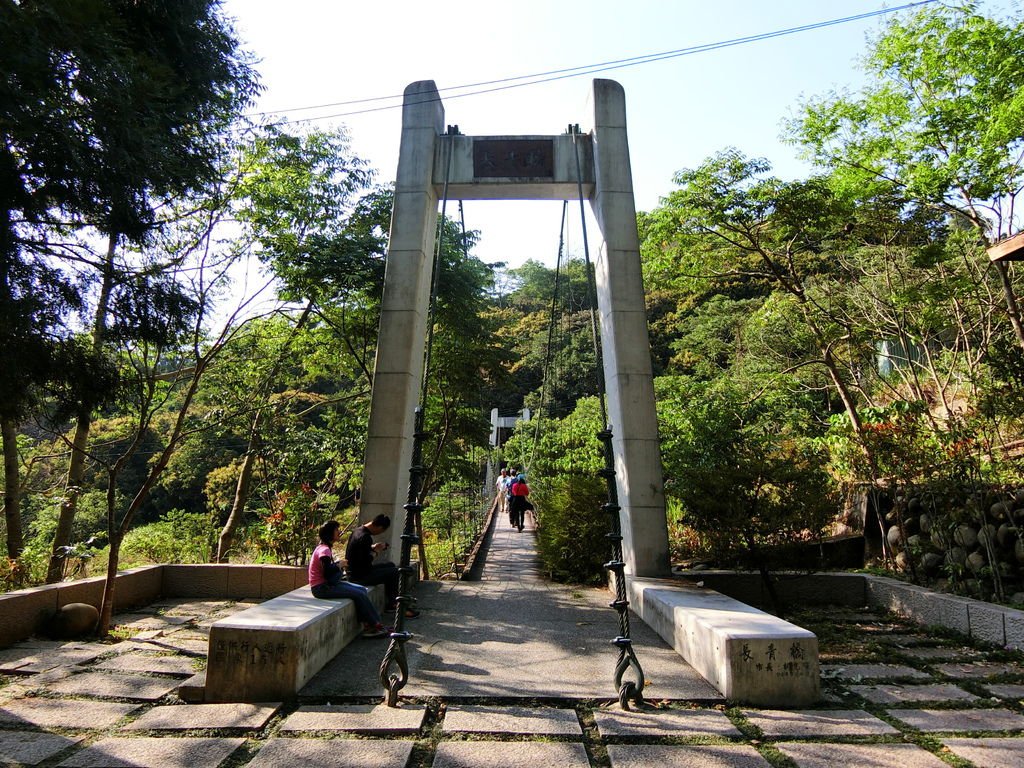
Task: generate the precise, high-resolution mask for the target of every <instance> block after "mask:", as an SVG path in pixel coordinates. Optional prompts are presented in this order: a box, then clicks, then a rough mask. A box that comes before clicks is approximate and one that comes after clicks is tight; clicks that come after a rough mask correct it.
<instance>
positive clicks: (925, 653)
mask: <svg viewBox="0 0 1024 768" xmlns="http://www.w3.org/2000/svg"><path fill="white" fill-rule="evenodd" d="M899 655H900V656H903V657H904V658H907V659H918V660H927V661H947V660H950V659H971V658H975V657H977V656H980V655H981V651H976V650H974V649H973V648H963V647H960V646H948V647H945V648H941V647H940V648H923V647H918V648H902V649H900V651H899Z"/></svg>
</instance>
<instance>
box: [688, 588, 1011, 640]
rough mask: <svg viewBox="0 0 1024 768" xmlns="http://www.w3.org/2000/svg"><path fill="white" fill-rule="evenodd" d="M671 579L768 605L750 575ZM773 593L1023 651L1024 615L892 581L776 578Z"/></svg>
mask: <svg viewBox="0 0 1024 768" xmlns="http://www.w3.org/2000/svg"><path fill="white" fill-rule="evenodd" d="M676 575H677V576H679V577H680V578H683V579H685V580H686V581H689V582H696V583H698V584H703V586H705V587H707V588H708V589H713V590H715V591H716V592H721V593H722V594H724V595H728V596H729V597H732V598H734V599H736V600H740V601H742V602H744V603H748V604H750V605H754V606H758V607H761V608H764V607H768V605H769V603H770V601H769V600H768V597H767V594H766V592H765V590H764V586H763V583H762V580H761V577H760V575H758V574H756V573H739V572H736V571H677V572H676ZM775 588H776V592H777V593H778V595H779V599H780V600H782V601H783V602H784V603H786V604H789V605H794V604H803V605H847V606H862V605H867V606H870V607H872V608H881V609H883V610H886V611H892V612H893V613H895V614H897V615H900V616H905V617H907V618H909V619H913V620H914V621H916V622H918V623H920V624H924V625H926V626H938V627H946V628H947V629H952V630H955V631H956V632H959V633H961V634H963V635H967V636H968V637H971V638H975V639H978V640H981V641H983V642H987V643H993V644H994V645H998V646H1001V647H1004V648H1015V649H1024V611H1021V610H1018V609H1016V608H1009V607H1007V606H1004V605H996V604H994V603H985V602H982V601H981V600H974V599H972V598H969V597H959V596H957V595H948V594H945V593H942V592H935V591H934V590H931V589H928V588H927V587H921V586H918V585H916V584H908V583H906V582H903V581H899V580H898V579H891V578H887V577H884V576H873V575H870V574H863V573H812V574H778V575H777V576H776V582H775Z"/></svg>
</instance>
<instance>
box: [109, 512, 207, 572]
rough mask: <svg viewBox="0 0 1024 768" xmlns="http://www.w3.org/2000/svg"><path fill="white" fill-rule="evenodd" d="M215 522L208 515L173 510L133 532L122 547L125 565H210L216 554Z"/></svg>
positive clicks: (125, 539)
mask: <svg viewBox="0 0 1024 768" xmlns="http://www.w3.org/2000/svg"><path fill="white" fill-rule="evenodd" d="M216 533H217V529H216V520H214V519H212V518H211V517H210V515H207V514H203V513H197V512H185V511H183V510H180V509H172V510H171V511H169V512H168V513H167V514H166V515H164V517H163V519H162V520H158V521H157V522H154V523H149V524H148V525H142V526H139V527H137V528H133V529H132V530H131V531H129V532H128V534H127V535H126V536H125V537H124V541H123V542H122V544H121V560H122V563H124V564H125V565H127V564H138V563H209V562H211V560H212V556H213V553H214V552H215V551H216Z"/></svg>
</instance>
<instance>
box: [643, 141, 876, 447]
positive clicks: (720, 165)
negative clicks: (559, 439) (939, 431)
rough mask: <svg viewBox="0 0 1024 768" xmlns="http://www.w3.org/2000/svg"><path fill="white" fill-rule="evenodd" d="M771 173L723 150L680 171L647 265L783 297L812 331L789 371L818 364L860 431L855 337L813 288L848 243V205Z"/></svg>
mask: <svg viewBox="0 0 1024 768" xmlns="http://www.w3.org/2000/svg"><path fill="white" fill-rule="evenodd" d="M769 170H770V165H769V164H768V163H767V161H764V160H751V159H748V158H746V157H744V156H743V155H742V154H741V153H739V152H738V151H737V150H727V151H724V152H720V153H719V154H717V155H715V156H714V157H712V158H710V159H708V160H707V161H706V162H705V163H704V164H703V165H702V166H700V167H699V168H697V169H694V170H685V171H681V172H680V173H678V174H676V183H677V184H680V185H681V186H680V189H678V190H676V191H674V192H673V193H672V194H671V195H669V196H668V198H666V201H665V204H664V205H663V206H662V208H661V209H660V210H659V211H658V212H656V213H655V214H653V215H652V219H654V217H657V218H656V220H655V221H649V222H648V225H647V231H648V239H647V241H646V243H645V252H646V253H647V254H648V256H647V258H648V261H649V262H652V263H654V264H655V265H658V264H659V263H665V262H668V263H670V264H675V265H677V266H678V267H681V269H680V270H679V271H681V272H683V273H685V274H687V275H689V276H691V279H694V278H699V279H701V280H703V281H705V282H707V283H709V284H711V285H716V284H719V283H725V284H726V286H728V285H729V283H730V281H750V282H755V283H760V284H761V286H762V288H761V292H763V291H764V290H765V289H768V290H771V289H778V290H780V291H782V292H784V293H785V294H787V295H788V297H789V301H788V303H789V305H790V306H791V307H792V309H793V310H794V311H795V314H796V316H797V317H799V319H800V322H801V324H802V326H803V328H804V329H805V330H806V332H807V334H808V339H807V344H808V347H807V349H806V351H805V353H804V355H803V356H802V359H798V360H794V361H793V365H794V366H797V367H800V366H806V365H815V366H821V367H822V368H823V369H824V370H825V371H826V372H827V375H828V378H829V380H830V382H831V384H832V386H833V387H834V389H835V392H836V394H837V395H838V396H839V398H840V400H841V402H842V405H843V409H844V410H845V411H846V415H847V417H848V418H849V419H850V423H851V424H852V425H853V428H854V430H855V431H859V430H860V415H859V413H858V405H857V397H856V392H855V388H854V385H853V379H854V377H853V375H852V373H851V370H850V366H849V362H850V361H851V359H853V358H855V357H856V354H857V353H856V351H852V353H851V350H849V349H848V348H847V342H848V341H849V340H850V338H851V336H850V332H849V328H848V326H847V324H845V323H844V322H843V318H842V316H841V314H838V313H836V312H835V311H834V309H833V307H832V306H831V303H830V302H828V301H822V300H821V296H820V294H819V293H818V292H817V291H816V290H815V286H816V285H817V284H820V283H822V282H824V281H825V280H826V279H827V277H828V276H829V275H831V274H834V273H835V267H834V259H833V253H834V251H835V249H836V248H837V247H839V248H841V247H842V245H841V243H838V242H837V241H841V239H842V238H843V237H844V234H845V232H844V229H845V228H844V223H845V222H847V221H849V217H850V215H851V212H850V209H849V206H848V205H846V204H845V203H844V201H842V200H841V199H839V198H837V197H836V196H835V195H833V194H832V191H831V189H830V187H829V184H828V183H827V181H826V180H825V179H823V178H812V179H809V180H807V181H794V182H783V181H781V180H779V179H777V178H773V177H770V176H767V175H766V174H767V172H768V171H769ZM664 268H665V267H662V269H664ZM807 353H810V355H808V354H807Z"/></svg>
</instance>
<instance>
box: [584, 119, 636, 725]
mask: <svg viewBox="0 0 1024 768" xmlns="http://www.w3.org/2000/svg"><path fill="white" fill-rule="evenodd" d="M569 133H570V134H571V135H572V145H573V149H574V150H575V153H576V189H577V196H578V197H579V201H580V220H581V223H582V225H583V255H584V258H585V260H586V272H587V288H588V290H589V292H590V296H589V299H590V330H591V336H592V340H593V344H594V358H595V360H596V361H597V392H598V403H599V405H600V408H601V423H602V424H604V425H605V426H604V429H602V430H601V431H600V432H598V433H597V437H598V439H599V440H600V441H601V446H602V448H603V453H604V467H603V468H601V469H600V470H599V471H598V475H599V476H600V477H603V478H604V481H605V485H606V487H607V501H606V502H605V503H604V504H602V505H601V509H602V510H603V511H604V512H605V513H607V514H608V518H609V532H608V533H607V534H606V538H607V539H608V540H609V541H610V542H611V545H612V558H611V560H609V561H608V562H607V563H605V564H604V567H605V569H606V570H607V571H608V572H609V573H610V574H611V576H612V580H613V581H614V582H615V600H614V601H613V602H612V603H611V604H610V607H611V608H614V609H615V610H616V611H617V612H618V619H619V634H618V636H617V637H616V638H615V639H614V640H612V644H613V645H614V646H615V647H616V648H618V649H619V657H618V660H617V661H616V662H615V675H614V682H615V690H616V692H617V693H618V697H619V706H621V707H622V708H623V709H625V710H628V709H629V707H630V702H632V703H633V704H636V705H637V706H640V705H641V704H643V700H644V695H643V694H644V670H643V668H642V667H641V666H640V660H639V659H638V658H637V656H636V652H635V651H634V650H633V640H632V639H631V638H630V635H629V600H628V598H627V597H626V576H625V568H626V564H625V563H624V562H623V560H622V522H621V521H620V520H619V512H620V511H621V510H622V507H620V506H619V492H618V489H617V488H616V486H615V454H614V452H613V450H612V428H611V425H610V424H609V423H608V411H607V406H606V405H605V400H606V388H605V378H604V360H603V358H602V355H601V345H600V341H599V331H598V323H597V285H596V281H595V277H594V270H593V267H592V265H591V262H590V247H589V244H588V241H587V224H586V215H585V211H584V208H583V174H582V171H581V170H580V148H579V143H578V138H579V135H580V128H579V126H578V125H570V126H569ZM630 670H632V673H633V679H632V680H625V681H624V680H623V678H624V677H625V676H626V672H628V671H630Z"/></svg>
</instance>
